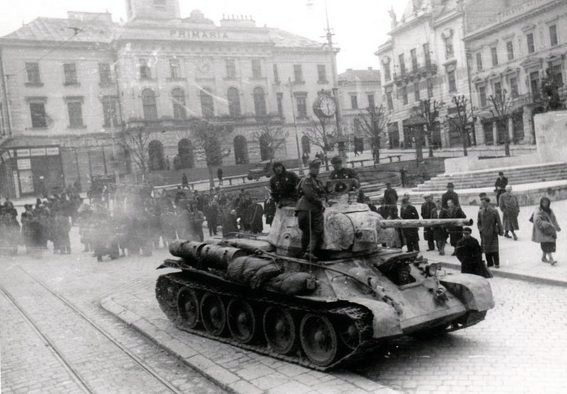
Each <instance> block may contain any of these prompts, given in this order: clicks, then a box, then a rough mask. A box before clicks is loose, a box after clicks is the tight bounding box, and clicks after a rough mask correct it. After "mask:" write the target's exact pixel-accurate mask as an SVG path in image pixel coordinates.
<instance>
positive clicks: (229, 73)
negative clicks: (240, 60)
mask: <svg viewBox="0 0 567 394" xmlns="http://www.w3.org/2000/svg"><path fill="white" fill-rule="evenodd" d="M226 77H227V78H228V79H236V61H235V60H234V59H226Z"/></svg>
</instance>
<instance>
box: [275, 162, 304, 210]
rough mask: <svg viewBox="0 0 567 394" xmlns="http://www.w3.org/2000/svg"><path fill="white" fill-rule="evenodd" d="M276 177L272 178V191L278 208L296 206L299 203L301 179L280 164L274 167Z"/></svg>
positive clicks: (276, 163) (277, 163)
mask: <svg viewBox="0 0 567 394" xmlns="http://www.w3.org/2000/svg"><path fill="white" fill-rule="evenodd" d="M272 171H274V175H273V176H272V177H271V178H270V191H271V196H272V199H273V200H274V202H275V203H276V204H277V205H278V207H280V208H281V207H282V206H286V205H294V204H295V203H296V201H297V184H298V183H299V177H298V176H297V175H296V174H295V172H292V171H287V170H286V168H285V167H284V165H283V164H282V163H280V162H275V163H274V164H273V166H272Z"/></svg>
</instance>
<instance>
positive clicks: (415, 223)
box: [380, 219, 473, 228]
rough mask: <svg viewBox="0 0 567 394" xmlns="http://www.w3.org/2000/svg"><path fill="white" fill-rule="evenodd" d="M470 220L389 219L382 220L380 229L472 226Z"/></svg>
mask: <svg viewBox="0 0 567 394" xmlns="http://www.w3.org/2000/svg"><path fill="white" fill-rule="evenodd" d="M472 224H473V220H472V219H389V220H386V219H385V220H382V221H381V222H380V227H382V228H415V227H434V226H460V227H464V226H472Z"/></svg>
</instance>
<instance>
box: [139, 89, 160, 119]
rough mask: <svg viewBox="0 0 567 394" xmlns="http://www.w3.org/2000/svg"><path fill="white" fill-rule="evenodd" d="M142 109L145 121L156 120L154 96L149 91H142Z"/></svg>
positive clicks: (151, 91) (152, 92)
mask: <svg viewBox="0 0 567 394" xmlns="http://www.w3.org/2000/svg"><path fill="white" fill-rule="evenodd" d="M142 109H143V111H144V119H145V120H157V118H158V114H157V103H156V95H155V93H154V91H153V90H151V89H144V90H142Z"/></svg>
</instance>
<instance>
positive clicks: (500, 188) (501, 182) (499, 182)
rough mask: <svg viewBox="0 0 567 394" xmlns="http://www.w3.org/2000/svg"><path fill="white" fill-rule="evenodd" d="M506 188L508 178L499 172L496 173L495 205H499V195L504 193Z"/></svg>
mask: <svg viewBox="0 0 567 394" xmlns="http://www.w3.org/2000/svg"><path fill="white" fill-rule="evenodd" d="M506 186H508V178H506V177H505V176H504V173H503V172H502V171H500V172H499V173H498V178H496V182H494V192H495V193H496V205H498V204H499V203H500V195H501V194H502V193H504V192H505V191H506Z"/></svg>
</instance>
